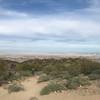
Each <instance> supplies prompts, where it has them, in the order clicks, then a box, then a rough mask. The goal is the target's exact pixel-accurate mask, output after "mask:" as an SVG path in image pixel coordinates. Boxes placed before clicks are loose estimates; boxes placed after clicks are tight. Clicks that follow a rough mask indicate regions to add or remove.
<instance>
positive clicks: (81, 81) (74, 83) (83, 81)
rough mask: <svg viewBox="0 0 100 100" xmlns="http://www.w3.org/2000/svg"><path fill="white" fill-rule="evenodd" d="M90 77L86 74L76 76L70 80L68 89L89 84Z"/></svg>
mask: <svg viewBox="0 0 100 100" xmlns="http://www.w3.org/2000/svg"><path fill="white" fill-rule="evenodd" d="M89 84H90V82H89V79H88V78H87V77H84V76H81V75H80V76H76V77H73V78H71V79H69V80H68V83H67V88H68V89H77V88H78V87H79V86H84V85H89Z"/></svg>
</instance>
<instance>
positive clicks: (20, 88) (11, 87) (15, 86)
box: [8, 83, 24, 93]
mask: <svg viewBox="0 0 100 100" xmlns="http://www.w3.org/2000/svg"><path fill="white" fill-rule="evenodd" d="M19 91H24V87H23V85H22V84H18V83H13V84H11V85H9V87H8V92H9V93H12V92H19Z"/></svg>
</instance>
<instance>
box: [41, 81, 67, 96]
mask: <svg viewBox="0 0 100 100" xmlns="http://www.w3.org/2000/svg"><path fill="white" fill-rule="evenodd" d="M62 90H65V87H64V86H63V85H60V84H58V83H54V82H51V83H49V84H48V85H47V86H46V87H44V88H43V89H42V90H41V92H40V95H48V94H50V93H51V92H61V91H62Z"/></svg>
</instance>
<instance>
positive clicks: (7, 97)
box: [0, 77, 100, 100]
mask: <svg viewBox="0 0 100 100" xmlns="http://www.w3.org/2000/svg"><path fill="white" fill-rule="evenodd" d="M37 79H38V77H31V78H28V79H26V80H25V81H23V82H22V84H23V85H24V87H25V91H22V92H18V93H11V94H9V93H8V91H7V90H6V89H4V88H3V87H0V100H30V98H31V97H37V98H38V100H100V94H99V93H96V91H95V89H94V90H93V91H91V90H90V91H89V90H88V89H87V90H84V91H83V90H82V89H79V90H78V91H67V92H62V93H52V94H50V95H46V96H40V95H39V92H40V90H41V89H42V88H43V87H44V86H45V85H46V84H47V83H40V84H37ZM86 92H87V93H86Z"/></svg>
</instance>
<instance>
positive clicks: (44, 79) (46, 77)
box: [38, 74, 51, 83]
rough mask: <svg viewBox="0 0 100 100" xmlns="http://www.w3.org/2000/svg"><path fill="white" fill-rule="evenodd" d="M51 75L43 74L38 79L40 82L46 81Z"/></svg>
mask: <svg viewBox="0 0 100 100" xmlns="http://www.w3.org/2000/svg"><path fill="white" fill-rule="evenodd" d="M50 78H51V77H50V76H49V75H46V74H42V75H41V76H40V77H39V79H38V83H40V82H45V81H49V80H50Z"/></svg>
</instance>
